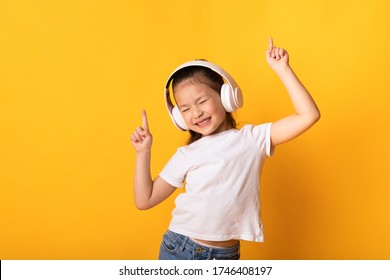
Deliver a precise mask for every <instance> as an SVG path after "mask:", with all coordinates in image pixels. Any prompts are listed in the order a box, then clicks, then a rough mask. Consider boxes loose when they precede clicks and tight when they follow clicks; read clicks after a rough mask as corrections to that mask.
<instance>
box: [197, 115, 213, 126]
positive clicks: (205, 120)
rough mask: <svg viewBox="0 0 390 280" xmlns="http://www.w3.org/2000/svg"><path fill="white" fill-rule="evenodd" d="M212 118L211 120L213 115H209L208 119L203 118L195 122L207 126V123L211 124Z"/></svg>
mask: <svg viewBox="0 0 390 280" xmlns="http://www.w3.org/2000/svg"><path fill="white" fill-rule="evenodd" d="M210 120H211V117H208V118H206V119H203V120H201V121H199V122H197V123H195V125H197V126H201V127H202V126H206V125H208V124H209V122H210Z"/></svg>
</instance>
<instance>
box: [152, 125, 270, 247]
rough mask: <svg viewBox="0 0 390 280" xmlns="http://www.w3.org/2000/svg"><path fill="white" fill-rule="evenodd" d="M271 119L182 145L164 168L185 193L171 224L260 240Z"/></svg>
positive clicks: (216, 237) (209, 235)
mask: <svg viewBox="0 0 390 280" xmlns="http://www.w3.org/2000/svg"><path fill="white" fill-rule="evenodd" d="M270 131H271V123H267V124H262V125H258V126H253V125H245V126H244V127H242V128H241V129H240V130H237V129H230V130H227V131H223V132H221V133H218V134H215V135H210V136H206V137H202V138H201V139H199V140H197V141H195V142H194V143H192V144H190V145H188V146H184V147H180V148H179V149H178V150H177V151H176V153H175V154H174V155H173V157H172V158H171V159H170V160H169V162H168V163H167V164H166V166H165V167H164V168H163V170H162V171H161V173H160V177H161V178H163V179H164V180H165V181H166V182H168V183H169V184H171V185H172V186H175V187H182V186H185V188H186V192H184V193H181V194H179V196H178V197H177V198H176V200H175V203H176V208H175V209H174V210H173V212H172V220H171V223H170V225H169V229H170V230H171V231H174V232H176V233H180V234H183V235H186V236H189V237H191V238H197V239H203V240H213V241H224V240H230V239H242V240H249V241H257V242H262V241H263V240H264V236H263V224H262V221H261V218H260V174H261V169H262V167H263V164H264V160H265V159H266V158H267V157H268V156H271V155H272V154H273V151H272V150H271V149H272V147H271V138H270V134H271V132H270Z"/></svg>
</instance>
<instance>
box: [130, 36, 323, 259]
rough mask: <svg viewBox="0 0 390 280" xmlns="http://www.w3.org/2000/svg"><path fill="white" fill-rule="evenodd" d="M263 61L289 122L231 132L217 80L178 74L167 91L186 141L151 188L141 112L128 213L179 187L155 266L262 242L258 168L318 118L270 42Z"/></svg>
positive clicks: (195, 70)
mask: <svg viewBox="0 0 390 280" xmlns="http://www.w3.org/2000/svg"><path fill="white" fill-rule="evenodd" d="M266 59H267V62H268V64H269V66H270V67H271V68H272V69H273V70H274V71H275V72H276V74H277V75H278V76H279V78H280V79H281V81H282V83H283V84H284V86H285V87H286V89H287V92H288V94H289V96H290V99H291V101H292V103H293V105H294V108H295V111H296V112H295V114H292V115H290V116H287V117H285V118H282V119H281V120H278V121H276V122H273V123H272V124H271V123H266V124H261V125H256V126H254V125H245V126H244V127H242V128H241V129H239V130H238V129H236V123H235V121H234V119H233V118H232V116H231V113H230V111H232V110H228V109H227V108H226V106H225V105H224V104H223V100H222V99H223V98H222V93H221V87H222V88H223V87H224V86H223V84H224V80H223V79H222V77H221V75H218V73H216V71H213V70H210V69H208V68H205V67H202V66H192V67H184V68H181V69H180V70H178V71H177V72H175V73H174V75H173V77H172V89H173V94H174V98H175V101H176V105H177V106H176V108H177V110H178V114H179V115H180V116H179V117H181V118H182V119H181V121H182V122H183V124H182V126H181V128H182V129H186V130H189V131H190V134H191V138H190V140H189V143H188V145H187V146H184V147H181V148H179V149H178V150H177V152H176V153H175V154H174V156H173V157H172V158H171V159H170V160H169V162H168V163H167V165H166V166H165V167H164V168H163V170H162V171H161V173H160V174H159V176H157V177H156V178H155V179H154V180H152V178H151V172H150V159H151V145H152V135H151V134H150V131H149V127H148V121H147V116H146V112H145V111H143V112H142V127H138V128H137V129H136V131H135V132H134V133H133V134H132V136H131V142H132V145H133V147H134V149H135V152H136V166H135V174H134V197H135V203H136V207H137V208H138V209H149V208H151V207H153V206H155V205H157V204H159V203H160V202H162V201H163V200H165V199H166V198H167V197H168V196H170V195H171V194H172V193H173V192H174V191H175V190H176V188H177V187H182V186H183V185H185V187H186V192H185V193H182V194H180V195H179V196H178V197H177V198H176V201H175V203H176V208H175V209H174V211H173V212H172V220H171V223H170V225H169V229H168V231H167V232H166V234H165V235H164V237H163V241H162V244H161V247H160V255H159V259H168V260H177V259H232V260H234V259H239V258H240V253H239V246H240V243H239V240H249V241H257V242H262V241H263V226H262V222H261V219H260V217H259V210H260V209H259V208H260V202H259V190H260V183H259V181H260V178H259V176H260V175H259V174H260V173H261V169H262V166H263V164H264V160H265V159H266V158H267V157H268V156H270V155H272V153H273V149H274V147H275V146H277V145H279V144H282V143H284V142H287V141H289V140H291V139H293V138H295V137H297V136H298V135H300V134H302V133H303V132H305V131H306V130H307V129H309V128H310V127H311V126H312V125H313V124H314V123H315V122H317V121H318V119H319V118H320V113H319V110H318V108H317V106H316V104H315V102H314V101H313V99H312V97H311V96H310V94H309V92H308V91H307V90H306V88H305V87H304V86H303V85H302V83H301V82H300V81H299V79H298V78H297V76H296V75H295V74H294V72H293V70H292V69H291V67H290V65H289V56H288V53H287V52H286V51H285V50H284V49H282V48H278V47H275V46H274V45H273V41H272V38H270V40H269V48H268V50H267V52H266ZM222 91H223V90H222ZM238 106H240V104H238ZM234 109H235V108H233V110H234ZM183 126H185V128H183Z"/></svg>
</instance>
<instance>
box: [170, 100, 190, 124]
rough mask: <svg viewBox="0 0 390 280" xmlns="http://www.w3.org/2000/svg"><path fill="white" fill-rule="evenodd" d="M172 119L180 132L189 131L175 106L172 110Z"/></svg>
mask: <svg viewBox="0 0 390 280" xmlns="http://www.w3.org/2000/svg"><path fill="white" fill-rule="evenodd" d="M172 118H173V120H174V122H175V124H176V126H177V127H178V128H180V129H182V130H189V127H188V126H187V124H186V122H185V121H184V119H183V116H182V115H181V113H180V111H179V108H177V106H175V107H173V109H172Z"/></svg>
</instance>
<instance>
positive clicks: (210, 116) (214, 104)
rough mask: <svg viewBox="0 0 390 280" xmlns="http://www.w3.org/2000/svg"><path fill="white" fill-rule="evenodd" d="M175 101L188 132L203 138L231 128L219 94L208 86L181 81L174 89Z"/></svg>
mask: <svg viewBox="0 0 390 280" xmlns="http://www.w3.org/2000/svg"><path fill="white" fill-rule="evenodd" d="M175 99H176V103H177V106H178V108H179V110H180V112H181V114H182V116H183V119H184V121H185V122H186V124H187V125H188V127H189V128H190V130H193V131H195V132H197V133H200V134H202V135H203V136H205V135H211V134H215V133H219V132H222V131H225V130H227V129H231V128H232V127H231V126H230V125H229V124H228V122H227V121H226V112H225V109H224V108H223V106H222V102H221V98H220V96H219V93H218V92H216V91H215V90H214V89H212V88H211V87H209V86H208V85H206V84H202V83H199V82H194V81H190V80H187V81H183V82H181V83H180V84H178V85H177V86H176V87H175Z"/></svg>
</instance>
